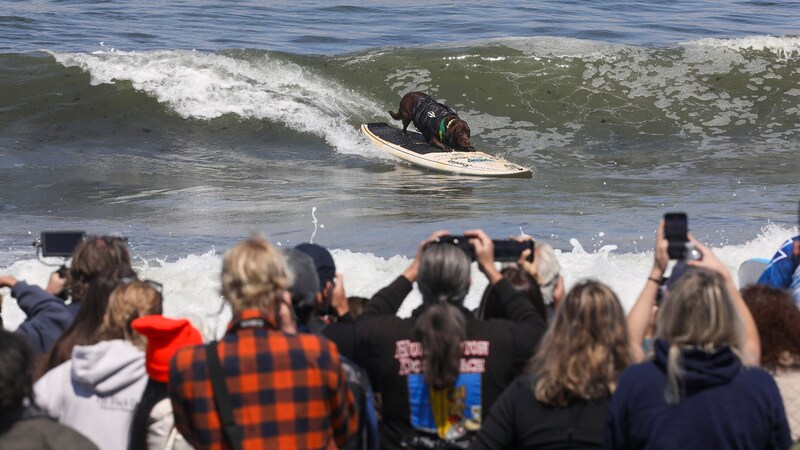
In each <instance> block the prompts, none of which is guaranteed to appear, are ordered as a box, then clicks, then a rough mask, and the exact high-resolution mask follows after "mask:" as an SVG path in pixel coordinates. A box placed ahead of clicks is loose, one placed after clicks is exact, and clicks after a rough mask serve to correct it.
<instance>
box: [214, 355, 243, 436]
mask: <svg viewBox="0 0 800 450" xmlns="http://www.w3.org/2000/svg"><path fill="white" fill-rule="evenodd" d="M217 343H218V341H211V342H209V343H208V345H206V359H207V361H208V372H209V376H210V377H211V388H212V390H213V391H214V403H215V404H216V405H217V411H219V419H220V422H221V424H222V432H223V436H224V437H225V438H227V441H228V442H229V443H230V444H231V447H233V449H234V450H242V438H241V436H240V434H239V428H238V427H237V426H236V420H235V418H234V417H233V408H231V397H230V394H228V386H227V385H226V384H225V376H224V375H223V373H222V367H221V366H220V363H219V354H218V353H217Z"/></svg>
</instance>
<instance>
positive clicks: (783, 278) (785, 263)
mask: <svg viewBox="0 0 800 450" xmlns="http://www.w3.org/2000/svg"><path fill="white" fill-rule="evenodd" d="M797 240H800V236H795V237H793V238H791V239H789V240H787V241H786V242H784V243H783V244H782V245H781V248H780V249H778V251H777V252H775V255H774V256H773V257H772V259H771V260H770V262H769V265H768V266H767V268H766V269H765V270H764V273H762V274H761V277H759V279H758V283H757V284H765V285H767V286H772V287H774V288H778V289H788V288H789V286H791V284H792V275H793V274H794V271H795V270H796V269H797V266H798V265H799V264H800V256H797V255H794V254H792V246H793V245H794V241H797Z"/></svg>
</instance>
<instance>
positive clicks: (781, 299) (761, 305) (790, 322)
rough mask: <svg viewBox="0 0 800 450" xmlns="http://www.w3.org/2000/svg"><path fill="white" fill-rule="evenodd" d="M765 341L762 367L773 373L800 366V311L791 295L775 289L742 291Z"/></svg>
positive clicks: (762, 350)
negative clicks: (780, 369)
mask: <svg viewBox="0 0 800 450" xmlns="http://www.w3.org/2000/svg"><path fill="white" fill-rule="evenodd" d="M742 297H743V298H744V302H745V303H746V304H747V307H748V308H749V309H750V313H751V314H752V315H753V320H755V322H756V326H757V327H758V337H759V338H761V365H762V366H764V367H765V368H767V369H768V370H770V371H773V372H774V371H775V370H777V369H779V368H782V367H791V366H796V365H798V364H800V326H798V324H800V309H797V306H796V305H795V304H794V301H792V297H791V296H790V295H789V293H788V292H787V291H785V290H783V289H777V288H774V287H771V286H764V285H753V286H748V287H746V288H744V289H742Z"/></svg>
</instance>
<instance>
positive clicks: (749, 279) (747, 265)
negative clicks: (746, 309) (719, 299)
mask: <svg viewBox="0 0 800 450" xmlns="http://www.w3.org/2000/svg"><path fill="white" fill-rule="evenodd" d="M768 264H769V259H768V258H751V259H748V260H747V261H745V262H743V263H742V265H741V266H739V287H740V288H743V287H745V286H748V285H751V284H755V282H756V281H758V279H759V278H760V277H761V274H762V273H764V269H766V268H767V265H768Z"/></svg>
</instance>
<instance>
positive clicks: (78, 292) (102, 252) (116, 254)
mask: <svg viewBox="0 0 800 450" xmlns="http://www.w3.org/2000/svg"><path fill="white" fill-rule="evenodd" d="M132 270H133V269H132V268H131V256H130V253H129V252H128V245H127V243H126V241H125V239H123V238H119V237H114V236H89V237H88V238H86V240H84V241H82V242H81V243H80V244H78V246H77V247H75V250H74V251H73V252H72V262H71V263H70V268H69V282H68V283H69V292H70V294H71V295H72V300H73V301H77V302H81V301H83V299H84V297H85V296H86V295H87V291H88V290H89V284H90V283H91V282H92V281H93V280H94V279H95V278H96V277H97V276H98V275H99V274H104V276H106V277H112V278H116V277H124V276H126V275H120V274H123V273H130V272H131V271H132Z"/></svg>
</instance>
